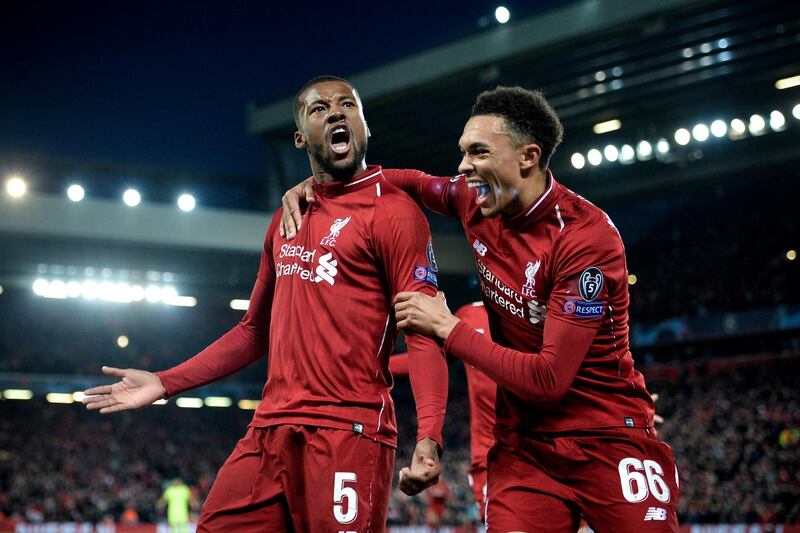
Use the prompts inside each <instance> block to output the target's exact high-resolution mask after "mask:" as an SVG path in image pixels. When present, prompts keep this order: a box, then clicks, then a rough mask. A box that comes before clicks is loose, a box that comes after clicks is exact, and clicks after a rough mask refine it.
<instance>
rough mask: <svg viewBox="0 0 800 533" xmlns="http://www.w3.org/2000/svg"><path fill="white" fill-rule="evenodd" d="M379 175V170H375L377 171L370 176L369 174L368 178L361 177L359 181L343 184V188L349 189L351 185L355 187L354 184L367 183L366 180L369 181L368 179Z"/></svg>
mask: <svg viewBox="0 0 800 533" xmlns="http://www.w3.org/2000/svg"><path fill="white" fill-rule="evenodd" d="M380 173H381V171H380V170H377V171H375V172H373V173H372V174H370V175H369V176H364V177H363V178H361V179H360V180H356V181H351V182H350V183H345V184H344V186H345V187H350V186H352V185H356V184H358V183H361V182H362V181H367V180H368V179H370V178H374V177H375V176H377V175H378V174H380Z"/></svg>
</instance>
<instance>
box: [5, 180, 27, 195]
mask: <svg viewBox="0 0 800 533" xmlns="http://www.w3.org/2000/svg"><path fill="white" fill-rule="evenodd" d="M27 190H28V184H27V183H25V180H23V179H22V178H20V177H19V176H11V177H9V178H8V180H7V181H6V192H7V193H8V195H9V196H10V197H12V198H22V197H23V196H24V195H25V191H27Z"/></svg>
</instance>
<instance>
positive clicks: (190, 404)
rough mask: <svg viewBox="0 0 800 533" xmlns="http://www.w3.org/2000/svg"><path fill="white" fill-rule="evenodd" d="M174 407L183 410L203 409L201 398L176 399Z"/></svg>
mask: <svg viewBox="0 0 800 533" xmlns="http://www.w3.org/2000/svg"><path fill="white" fill-rule="evenodd" d="M175 405H177V406H178V407H183V408H185V409H199V408H201V407H203V400H202V399H201V398H188V397H185V396H184V397H183V398H178V399H177V400H175Z"/></svg>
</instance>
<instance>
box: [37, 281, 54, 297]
mask: <svg viewBox="0 0 800 533" xmlns="http://www.w3.org/2000/svg"><path fill="white" fill-rule="evenodd" d="M49 288H50V282H49V281H47V280H46V279H42V278H39V279H37V280H36V281H34V282H33V294H35V295H36V296H44V295H45V294H47V290H48V289H49Z"/></svg>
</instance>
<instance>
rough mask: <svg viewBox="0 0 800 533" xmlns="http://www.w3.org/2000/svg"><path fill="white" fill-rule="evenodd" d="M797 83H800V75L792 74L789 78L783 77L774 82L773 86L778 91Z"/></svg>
mask: <svg viewBox="0 0 800 533" xmlns="http://www.w3.org/2000/svg"><path fill="white" fill-rule="evenodd" d="M798 85H800V75H798V76H792V77H790V78H783V79H781V80H778V81H776V82H775V88H776V89H778V90H779V91H782V90H784V89H789V88H791V87H797V86H798Z"/></svg>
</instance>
